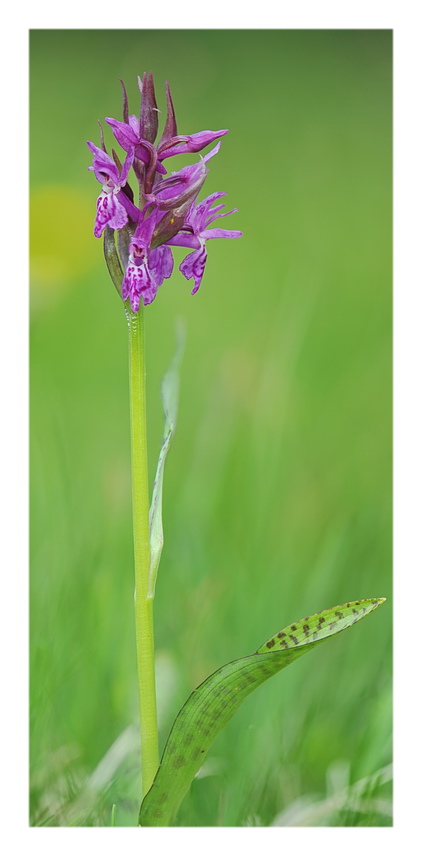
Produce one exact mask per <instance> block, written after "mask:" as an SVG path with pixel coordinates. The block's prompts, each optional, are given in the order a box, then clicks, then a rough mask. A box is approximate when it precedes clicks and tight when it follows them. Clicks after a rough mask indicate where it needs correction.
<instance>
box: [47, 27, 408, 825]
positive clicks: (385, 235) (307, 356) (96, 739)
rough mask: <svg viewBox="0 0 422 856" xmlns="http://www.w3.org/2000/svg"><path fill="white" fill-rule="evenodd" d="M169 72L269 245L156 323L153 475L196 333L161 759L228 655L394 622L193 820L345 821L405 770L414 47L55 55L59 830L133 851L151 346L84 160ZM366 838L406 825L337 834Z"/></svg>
mask: <svg viewBox="0 0 422 856" xmlns="http://www.w3.org/2000/svg"><path fill="white" fill-rule="evenodd" d="M75 57H77V62H75ZM181 57H189V62H188V63H185V62H181V59H180V58H181ZM251 57H252V58H253V69H252V73H251ZM140 63H141V68H140ZM192 68H194V74H193V73H192ZM149 69H152V70H153V71H154V78H155V80H156V85H157V93H160V101H161V103H160V105H159V106H162V97H163V94H164V92H165V89H164V84H165V80H166V79H168V80H169V81H170V82H171V87H172V92H173V97H174V101H175V106H176V109H177V118H178V125H179V129H180V132H181V133H191V132H193V131H194V130H195V129H197V128H207V127H210V128H212V129H217V128H226V127H227V128H229V129H230V132H229V134H228V135H227V137H225V138H224V140H223V143H222V148H221V152H220V154H219V156H218V158H214V159H213V163H212V167H210V175H209V178H208V181H209V182H210V183H209V185H208V186H209V188H210V189H209V192H212V190H216V191H219V190H226V191H227V193H228V196H227V205H228V207H232V206H236V207H237V208H238V209H239V212H238V213H237V214H234V215H232V220H231V222H232V223H233V228H239V229H242V230H243V232H244V238H242V239H241V240H239V241H231V242H229V241H226V242H223V241H221V242H218V241H214V242H209V243H210V246H209V259H208V262H207V270H206V274H205V277H204V282H203V285H202V286H201V289H200V290H199V292H198V294H197V295H195V296H194V297H191V296H190V294H189V284H188V283H187V282H186V281H185V280H184V279H183V277H182V275H181V274H179V273H178V271H177V264H178V263H180V261H181V258H182V257H183V256H182V254H181V253H180V254H179V258H177V252H178V251H177V248H175V251H176V264H175V273H174V276H173V277H172V280H171V282H168V283H167V282H166V283H164V284H163V286H162V287H161V288H160V291H159V294H158V297H157V300H156V301H155V303H154V304H153V305H152V306H150V307H148V310H149V311H148V315H147V318H146V322H147V323H146V328H147V329H146V335H147V369H148V377H147V384H148V398H149V413H148V420H149V421H148V443H149V456H150V460H149V464H150V473H151V476H152V474H153V473H154V472H155V467H156V462H157V458H158V456H159V453H160V448H161V437H162V408H161V402H160V394H159V390H160V384H161V379H162V377H163V375H164V372H165V370H166V367H167V365H168V363H169V361H170V359H171V355H172V352H173V339H174V321H175V318H177V317H180V316H182V318H183V319H184V321H185V324H186V330H187V348H186V357H185V358H184V362H183V372H182V381H181V389H180V413H179V419H178V425H177V435H176V437H175V444H174V449H173V451H172V453H171V455H170V456H169V457H168V459H167V462H166V486H165V492H164V497H163V514H164V520H165V530H166V548H165V550H164V551H163V555H162V558H161V564H160V575H159V579H158V582H157V592H156V599H155V604H156V607H155V614H156V651H157V671H158V709H159V716H160V735H161V749H162V748H163V746H164V741H165V739H166V737H167V735H168V733H169V729H170V727H171V724H172V723H173V721H174V719H175V717H176V714H177V711H178V710H179V709H180V707H181V705H182V704H183V702H184V700H185V698H187V696H188V695H189V692H190V690H191V688H192V687H194V686H197V685H198V684H200V683H201V681H203V680H204V679H205V678H206V676H207V675H209V674H210V673H212V672H213V671H214V670H215V669H217V667H218V666H219V665H220V664H221V663H224V662H225V660H226V659H227V656H228V655H227V652H231V653H230V655H229V656H232V657H233V659H236V658H239V657H242V656H243V654H244V653H245V652H246V651H253V650H254V649H255V647H256V640H259V639H261V638H262V639H264V638H265V636H266V634H267V635H268V633H269V630H268V628H269V627H270V628H276V627H278V626H280V624H283V623H287V622H288V621H289V620H290V616H294V615H305V614H306V613H309V612H311V611H314V610H319V609H322V608H323V607H324V606H325V605H326V604H327V603H342V602H345V601H348V600H350V598H352V597H359V596H361V595H363V594H365V593H367V592H382V593H383V594H385V595H386V596H387V598H388V601H387V603H386V604H385V605H384V607H383V610H382V611H381V612H380V615H379V618H378V619H377V620H375V619H374V620H373V621H370V622H369V621H368V622H364V623H363V624H361V625H360V627H359V632H357V633H356V634H354V635H353V637H352V636H350V637H349V636H348V635H346V634H343V635H342V636H339V637H338V640H337V642H336V644H335V645H334V644H333V645H327V646H326V647H324V649H321V651H320V652H319V654H318V656H316V657H304V658H303V659H301V660H300V662H298V663H297V664H296V666H295V668H294V669H286V670H285V671H284V672H283V679H282V684H281V683H280V682H279V681H278V680H274V681H269V682H268V683H267V684H266V685H265V687H263V688H262V689H261V690H259V691H258V692H256V693H252V694H251V695H250V696H249V697H248V698H247V699H246V700H245V701H244V702H243V704H242V705H241V707H240V708H239V709H238V711H237V713H236V714H235V716H234V717H233V719H231V720H230V721H229V722H228V723H227V725H226V726H225V728H224V729H223V730H222V731H221V733H220V734H219V735H218V736H217V738H216V740H215V742H214V744H213V747H212V750H211V752H210V753H209V756H208V761H207V764H206V765H204V768H202V770H201V775H200V776H197V777H196V778H195V779H194V782H193V785H192V787H191V789H190V791H189V793H188V794H187V796H186V797H185V799H184V801H183V803H182V804H181V806H180V810H179V813H178V816H177V824H179V825H180V826H185V827H194V826H207V825H208V826H210V825H217V826H223V827H224V826H228V827H229V826H242V825H244V824H245V823H259V824H261V825H263V826H267V825H270V824H271V823H272V822H273V821H274V818H276V817H278V816H282V813H283V812H286V811H287V810H288V809H289V807H292V806H294V805H296V806H297V804H298V802H297V801H298V800H299V799H301V797H304V796H306V797H308V796H309V798H313V797H314V796H315V795H316V796H315V800H318V799H323V798H324V795H325V792H326V778H327V771H328V770H330V769H332V768H333V765H336V764H337V763H339V762H340V761H341V760H342V761H343V762H345V763H347V764H348V765H349V767H350V776H349V782H350V783H351V784H352V785H353V784H354V783H356V782H360V781H363V780H365V779H367V778H368V777H370V776H373V775H375V773H376V772H377V771H378V770H381V769H384V768H385V767H386V766H387V765H389V764H390V762H391V752H392V747H391V604H392V599H391V530H392V526H391V511H392V503H391V446H392V444H391V397H392V396H391V386H392V384H391V351H392V347H391V112H392V111H391V77H392V68H391V33H389V32H388V31H376V30H371V31H369V30H366V31H365V30H354V31H351V30H350V31H336V30H330V31H324V30H317V31H305V30H303V31H283V30H279V31H248V30H244V31H224V30H222V31H216V30H214V31H213V30H209V31H207V30H204V31H192V30H189V31H183V30H178V31H175V30H171V31H165V30H160V31H145V30H126V31H118V30H102V31H101V33H99V32H98V31H97V32H96V31H89V30H79V31H76V30H73V31H72V30H61V31H59V30H33V31H32V33H31V212H32V218H31V343H30V344H31V557H30V558H31V589H30V597H31V603H30V606H31V622H30V634H31V637H30V643H31V652H30V657H31V660H30V674H31V721H30V727H31V735H30V736H31V771H30V775H31V824H32V825H41V824H45V825H48V826H60V825H62V826H66V825H72V824H77V825H79V826H93V825H103V826H107V825H109V824H110V818H111V807H112V805H113V804H116V823H117V824H118V825H119V826H136V825H137V821H138V811H139V794H140V769H139V766H140V765H139V758H138V756H139V743H137V742H136V739H135V738H136V735H137V734H138V721H137V717H138V699H137V689H136V662H135V638H134V617H133V586H134V580H133V555H132V530H131V491H130V460H129V413H128V384H127V362H128V356H127V331H126V320H125V317H124V313H123V308H122V305H121V302H120V301H119V298H118V296H117V294H116V292H115V289H114V287H113V285H112V283H111V282H110V278H109V276H108V273H107V270H106V267H105V262H104V258H103V251H102V246H101V241H98V240H96V239H95V238H94V237H93V234H92V229H93V222H94V214H95V197H96V192H97V191H98V190H99V188H100V185H98V184H97V183H96V182H95V179H94V178H93V175H92V173H91V172H89V171H88V169H87V167H88V165H89V163H90V154H89V151H88V148H87V146H86V145H85V140H88V139H92V140H93V141H94V142H97V143H98V142H99V138H98V131H97V118H98V119H102V118H103V117H104V116H114V117H115V118H117V119H120V118H121V90H120V84H119V77H122V78H124V80H125V81H126V83H127V86H128V89H129V97H130V99H131V103H133V104H134V105H136V99H137V97H138V94H137V85H136V75H137V74H138V73H139V72H140V71H141V72H142V71H143V70H149ZM134 111H135V106H134ZM104 130H105V136H106V139H107V144H108V146H109V150H110V148H111V145H110V143H111V136H110V135H109V132H108V129H107V128H105V127H104ZM187 160H188V159H187ZM191 160H192V161H194V160H196V157H194V156H192V159H191ZM182 163H183V164H184V163H185V161H184V159H183V158H182V156H180V165H182ZM257 166H258V169H257V168H256V167H257ZM207 192H208V191H207ZM352 643H353V644H352ZM264 694H265V704H263V703H262V696H263V695H264ZM128 729H129V730H130V733H131V734H132V735H133V736H132V739H131V740H126V739H123V738H122V741H121V740H120V738H121V737H122V736H124V735H126V734H127V733H128ZM116 746H117V748H118V751H116ZM103 762H107V763H103ZM98 771H99V772H101V776H100V775H97V773H98ZM206 773H207V775H206ZM94 774H95V775H94ZM389 792H390V793H391V783H390V784H389V783H388V782H387V783H385V784H384V785H382V788H380V795H379V798H380V799H381V795H382V794H384V796H383V798H388V796H389ZM377 794H378V791H376V792H374V794H373V799H374V800H376V799H378V796H377ZM345 820H346V821H347V823H349V824H350V823H353V824H354V825H363V824H368V823H369V824H371V825H374V826H375V825H377V823H379V820H380V818H379V816H378V815H377V812H376V806H375V808H374V812H373V814H372V815H368V814H366V815H365V816H364V815H363V814H362V813H361V812H355V813H353V814H351V813H350V812H349V813H348V815H347V817H346V816H345V815H344V814H343V815H341V816H339V815H337V816H336V818H335V819H334V818H331V819H330V821H329V822H330V823H333V824H335V823H337V824H341V823H343V822H344V821H345ZM383 822H388V819H387V820H386V819H385V817H384V821H383Z"/></svg>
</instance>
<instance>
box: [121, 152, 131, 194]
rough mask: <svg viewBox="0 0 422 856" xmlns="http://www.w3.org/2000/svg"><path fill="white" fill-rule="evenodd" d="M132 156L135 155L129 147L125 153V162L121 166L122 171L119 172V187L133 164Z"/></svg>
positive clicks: (124, 181)
mask: <svg viewBox="0 0 422 856" xmlns="http://www.w3.org/2000/svg"><path fill="white" fill-rule="evenodd" d="M134 157H135V153H134V150H133V149H131V151H130V152H128V153H127V155H126V158H125V162H124V164H123V166H122V171H121V173H120V185H121V187H123V185H124V184H126V181H127V177H128V174H129V170H130V168H131V166H132V164H133V159H134Z"/></svg>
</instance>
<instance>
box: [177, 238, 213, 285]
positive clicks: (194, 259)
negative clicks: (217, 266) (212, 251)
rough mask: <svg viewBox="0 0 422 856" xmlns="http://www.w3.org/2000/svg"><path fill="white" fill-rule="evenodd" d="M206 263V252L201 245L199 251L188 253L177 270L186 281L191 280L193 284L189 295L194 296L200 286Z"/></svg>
mask: <svg viewBox="0 0 422 856" xmlns="http://www.w3.org/2000/svg"><path fill="white" fill-rule="evenodd" d="M206 261H207V251H206V249H205V245H203V246H201V247H200V249H199V250H195V252H194V253H189V255H188V256H186V258H185V259H184V260H183V261H182V264H181V265H180V268H179V270H180V272H181V273H182V274H183V276H184V277H186V279H193V280H194V282H195V285H194V287H193V289H192V291H191V294H196V292H197V291H198V288H199V286H200V285H201V282H202V277H203V275H204V270H205V263H206Z"/></svg>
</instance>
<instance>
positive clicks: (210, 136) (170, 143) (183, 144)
mask: <svg viewBox="0 0 422 856" xmlns="http://www.w3.org/2000/svg"><path fill="white" fill-rule="evenodd" d="M227 133H228V129H226V130H223V131H199V132H198V133H197V134H190V135H189V136H186V135H180V136H178V137H173V138H172V139H170V140H167V141H166V142H165V143H164V144H163V143H161V145H160V146H159V147H158V158H159V160H164V159H165V158H169V157H172V156H173V155H184V154H192V153H194V152H200V151H202V149H204V148H205V146H208V145H209V143H213V142H214V141H215V140H218V138H219V137H223V136H224V135H225V134H227Z"/></svg>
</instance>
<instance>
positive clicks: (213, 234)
mask: <svg viewBox="0 0 422 856" xmlns="http://www.w3.org/2000/svg"><path fill="white" fill-rule="evenodd" d="M242 234H243V233H242V232H238V231H236V229H206V231H205V232H202V235H201V237H202V238H205V240H207V241H208V240H209V238H241V237H242Z"/></svg>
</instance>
